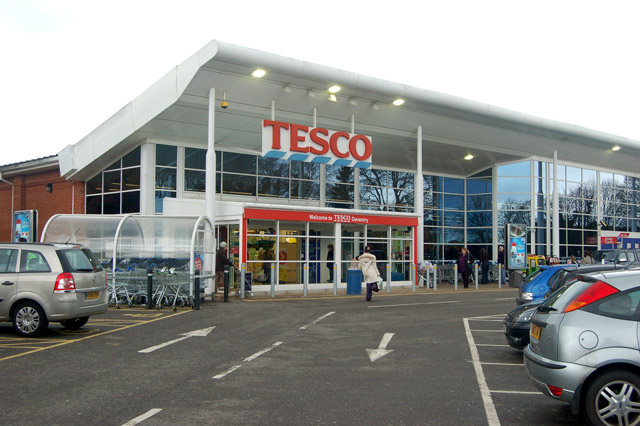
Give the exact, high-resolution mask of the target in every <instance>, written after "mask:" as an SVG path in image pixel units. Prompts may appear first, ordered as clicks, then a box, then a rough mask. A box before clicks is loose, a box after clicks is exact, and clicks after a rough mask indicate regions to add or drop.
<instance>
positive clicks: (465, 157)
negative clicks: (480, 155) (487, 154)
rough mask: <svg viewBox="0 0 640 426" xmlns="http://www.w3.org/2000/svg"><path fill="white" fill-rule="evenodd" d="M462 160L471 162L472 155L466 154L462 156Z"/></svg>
mask: <svg viewBox="0 0 640 426" xmlns="http://www.w3.org/2000/svg"><path fill="white" fill-rule="evenodd" d="M464 159H465V160H467V161H469V160H473V155H472V154H467V155H465V156H464Z"/></svg>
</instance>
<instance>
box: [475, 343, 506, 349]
mask: <svg viewBox="0 0 640 426" xmlns="http://www.w3.org/2000/svg"><path fill="white" fill-rule="evenodd" d="M476 346H493V347H496V348H508V347H509V345H492V344H489V343H478V344H477V345H476Z"/></svg>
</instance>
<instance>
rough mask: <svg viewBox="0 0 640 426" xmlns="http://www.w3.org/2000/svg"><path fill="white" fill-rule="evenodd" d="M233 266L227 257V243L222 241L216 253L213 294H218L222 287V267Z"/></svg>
mask: <svg viewBox="0 0 640 426" xmlns="http://www.w3.org/2000/svg"><path fill="white" fill-rule="evenodd" d="M225 265H228V266H233V262H232V261H230V260H229V258H228V257H227V243H226V242H224V241H222V242H221V243H220V247H219V248H218V251H217V252H216V282H215V285H214V292H215V293H217V292H218V288H220V286H224V266H225Z"/></svg>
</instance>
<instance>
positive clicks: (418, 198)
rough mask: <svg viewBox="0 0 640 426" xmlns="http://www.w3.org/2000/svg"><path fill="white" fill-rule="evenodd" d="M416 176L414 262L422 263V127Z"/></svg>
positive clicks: (419, 136)
mask: <svg viewBox="0 0 640 426" xmlns="http://www.w3.org/2000/svg"><path fill="white" fill-rule="evenodd" d="M416 145H417V152H416V175H415V178H414V180H413V182H414V183H413V186H414V187H415V188H414V191H415V196H414V199H415V205H414V207H413V208H414V212H415V213H416V214H417V215H418V228H417V232H418V235H417V237H418V238H416V239H415V241H416V244H418V247H417V249H418V250H417V253H418V255H417V256H418V258H417V259H415V262H422V261H423V260H424V176H423V174H422V125H420V126H418V138H417V141H416Z"/></svg>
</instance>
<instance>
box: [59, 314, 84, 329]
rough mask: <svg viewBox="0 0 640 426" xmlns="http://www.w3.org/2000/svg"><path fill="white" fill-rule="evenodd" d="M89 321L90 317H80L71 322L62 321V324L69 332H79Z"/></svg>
mask: <svg viewBox="0 0 640 426" xmlns="http://www.w3.org/2000/svg"><path fill="white" fill-rule="evenodd" d="M87 321H89V317H80V318H74V319H70V320H64V321H60V324H62V326H63V327H64V328H66V329H67V330H78V329H79V328H81V327H82V326H83V325H85V324H86V323H87Z"/></svg>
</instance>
